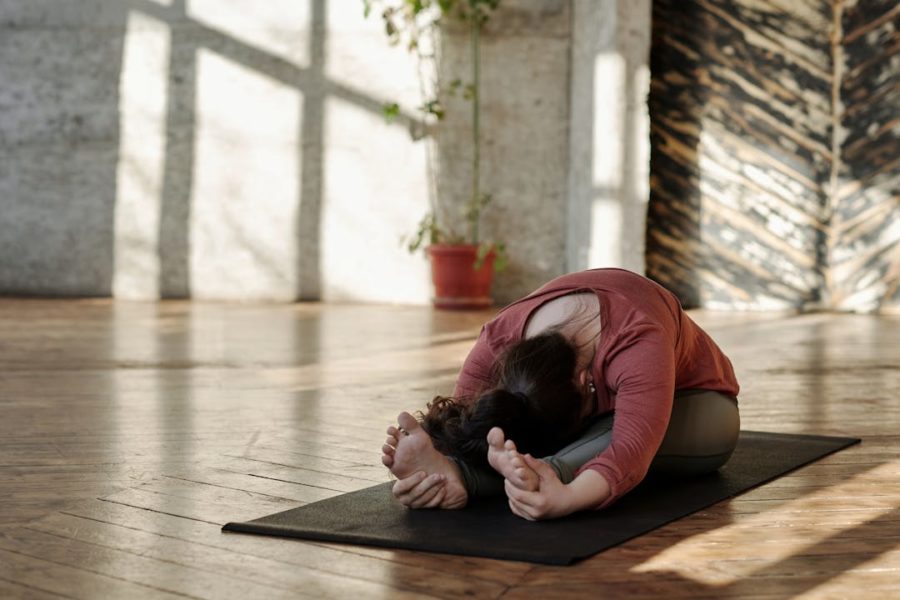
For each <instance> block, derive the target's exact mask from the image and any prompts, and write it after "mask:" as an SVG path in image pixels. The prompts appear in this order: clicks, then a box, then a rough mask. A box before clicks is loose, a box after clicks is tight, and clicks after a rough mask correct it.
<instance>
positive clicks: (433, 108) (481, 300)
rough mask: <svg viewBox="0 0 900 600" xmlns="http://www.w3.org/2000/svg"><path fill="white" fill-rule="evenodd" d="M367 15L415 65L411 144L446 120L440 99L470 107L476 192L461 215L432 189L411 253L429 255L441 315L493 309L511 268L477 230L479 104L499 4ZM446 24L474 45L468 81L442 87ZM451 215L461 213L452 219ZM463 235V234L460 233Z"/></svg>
mask: <svg viewBox="0 0 900 600" xmlns="http://www.w3.org/2000/svg"><path fill="white" fill-rule="evenodd" d="M363 3H364V6H365V14H366V16H369V15H370V14H371V13H372V9H373V8H375V7H376V6H377V7H379V8H380V9H381V12H380V15H381V18H382V20H383V21H384V25H385V32H386V34H387V36H388V40H389V41H390V43H392V44H400V43H405V44H406V47H407V49H408V50H409V51H410V52H413V53H414V54H415V55H416V58H417V59H418V64H419V79H420V84H421V89H422V95H423V103H422V105H421V106H420V107H419V110H420V112H421V113H422V123H421V124H420V125H422V127H416V128H413V130H412V132H413V135H414V137H416V138H419V137H423V136H424V135H425V133H422V132H428V131H429V130H431V129H433V126H434V125H435V124H436V122H438V121H440V120H442V119H443V117H444V104H443V101H442V100H443V99H446V98H447V97H449V96H454V95H456V94H459V93H461V94H462V96H463V98H465V99H466V100H468V101H469V102H470V103H471V161H472V162H471V165H472V166H471V190H470V193H469V195H468V198H466V199H465V200H464V201H462V202H460V203H459V206H458V210H457V211H452V210H448V206H447V205H446V204H447V202H446V200H445V198H444V197H443V195H442V194H441V190H439V189H433V190H432V192H433V193H432V195H431V197H430V198H429V201H430V204H431V210H430V211H429V212H428V214H426V215H425V216H424V217H423V218H422V220H421V221H420V222H419V226H418V229H417V230H416V232H415V233H414V234H413V235H412V236H411V237H410V238H409V239H408V241H407V249H408V250H409V251H410V252H416V251H418V250H424V251H425V253H426V254H427V255H428V257H429V259H430V261H431V271H432V280H433V282H434V287H435V297H434V305H435V306H436V307H437V308H460V309H461V308H483V307H487V306H490V304H491V297H490V288H491V282H492V280H493V274H494V272H495V271H501V270H503V268H505V266H506V262H507V256H506V251H505V248H504V245H503V244H502V243H499V242H496V241H490V240H485V239H483V238H482V235H481V230H480V225H481V216H482V213H483V211H484V209H485V208H486V207H487V206H488V205H489V204H490V202H491V199H492V197H491V195H490V194H487V193H484V192H483V191H482V190H481V187H480V174H481V102H480V100H481V99H480V76H481V52H480V44H481V42H480V40H481V34H482V30H483V28H484V26H485V23H487V21H488V20H489V19H490V17H491V15H492V14H493V12H494V10H496V8H497V6H498V5H499V3H500V0H363ZM447 19H453V20H454V23H453V25H454V26H462V27H465V28H466V30H467V32H468V36H469V43H470V56H469V62H470V65H469V66H470V69H471V71H470V76H471V82H469V83H467V84H463V82H462V81H461V80H460V79H459V78H454V79H453V80H452V81H450V82H449V83H446V82H444V81H441V77H440V76H439V74H440V71H441V69H440V67H439V65H438V64H437V63H438V50H437V46H438V44H437V41H436V40H437V34H438V32H439V28H440V27H441V26H442V25H444V24H445V21H446V20H447ZM399 112H400V109H399V107H398V105H397V104H396V103H389V104H387V105H385V107H384V114H385V117H386V118H387V119H388V120H393V119H395V118H396V117H397V116H398V115H399ZM454 212H455V213H456V214H454ZM460 229H463V231H460Z"/></svg>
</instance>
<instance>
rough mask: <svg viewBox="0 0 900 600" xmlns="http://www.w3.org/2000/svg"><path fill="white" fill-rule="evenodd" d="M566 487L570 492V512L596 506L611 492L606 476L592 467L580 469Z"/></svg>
mask: <svg viewBox="0 0 900 600" xmlns="http://www.w3.org/2000/svg"><path fill="white" fill-rule="evenodd" d="M566 487H568V488H569V492H570V496H569V501H570V503H571V510H570V511H569V512H570V513H574V512H578V511H581V510H590V509H594V508H597V507H598V506H600V505H601V504H603V503H604V502H605V501H606V499H607V498H609V495H610V494H611V493H612V492H611V490H610V488H609V483H608V482H607V481H606V478H604V477H603V475H601V474H600V473H598V472H597V471H594V470H593V469H586V470H584V471H582V472H581V473H580V474H579V475H578V477H576V478H575V479H573V480H572V481H571V482H570V483H569V484H567V486H566Z"/></svg>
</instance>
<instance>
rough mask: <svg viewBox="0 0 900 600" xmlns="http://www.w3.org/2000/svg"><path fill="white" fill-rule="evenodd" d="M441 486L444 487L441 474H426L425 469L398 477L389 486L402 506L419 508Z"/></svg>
mask: <svg viewBox="0 0 900 600" xmlns="http://www.w3.org/2000/svg"><path fill="white" fill-rule="evenodd" d="M442 487H444V476H443V475H439V474H434V475H426V474H425V471H419V472H417V473H414V474H413V475H410V476H409V477H405V478H403V479H399V480H398V481H397V483H395V484H394V487H393V488H391V492H392V493H393V494H394V497H395V498H396V499H397V500H398V501H399V502H400V503H401V504H403V505H404V506H409V507H410V508H420V507H422V506H425V505H426V504H428V503H429V502H430V501H431V500H433V499H434V496H435V495H436V494H437V493H438V492H439V491H440V490H441V488H442Z"/></svg>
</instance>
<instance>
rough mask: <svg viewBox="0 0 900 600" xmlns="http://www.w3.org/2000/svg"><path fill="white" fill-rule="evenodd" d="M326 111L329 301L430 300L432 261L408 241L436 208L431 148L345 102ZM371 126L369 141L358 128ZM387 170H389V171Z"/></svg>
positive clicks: (324, 245) (325, 223) (325, 227)
mask: <svg viewBox="0 0 900 600" xmlns="http://www.w3.org/2000/svg"><path fill="white" fill-rule="evenodd" d="M327 106H328V110H327V111H326V130H325V131H326V133H325V139H326V144H325V148H326V157H325V190H326V197H327V198H328V203H329V209H328V211H326V212H325V213H324V214H323V223H322V259H323V264H326V265H328V269H327V271H326V272H324V273H323V280H324V293H325V299H326V300H362V299H363V298H368V299H369V300H371V301H376V302H416V301H418V302H427V301H428V298H429V297H430V294H431V289H430V275H429V271H428V264H427V262H426V261H425V259H424V258H423V257H422V256H421V255H418V254H417V255H415V256H412V255H410V254H409V253H408V252H407V251H406V249H405V248H404V247H403V246H402V245H401V243H400V238H401V232H402V234H412V233H414V232H415V230H416V224H417V223H418V221H419V219H420V218H421V217H422V215H424V214H425V212H426V211H427V210H428V198H427V195H426V193H425V191H426V185H425V145H424V144H411V143H410V141H409V136H408V134H407V133H406V131H404V130H402V129H400V128H397V127H391V126H389V125H387V124H385V123H384V119H383V118H382V117H381V115H373V114H372V113H370V112H368V111H364V110H360V109H358V108H355V107H353V106H352V105H351V104H349V103H346V102H342V101H340V100H332V101H330V102H328V105H327ZM359 131H369V132H370V135H371V138H370V139H369V141H368V143H366V144H361V143H360V140H359V139H358V137H357V132H359ZM385 174H389V175H388V176H385Z"/></svg>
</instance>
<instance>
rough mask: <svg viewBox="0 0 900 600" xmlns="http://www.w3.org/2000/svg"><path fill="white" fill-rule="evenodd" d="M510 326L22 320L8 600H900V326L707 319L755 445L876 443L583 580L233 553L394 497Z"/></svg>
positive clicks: (312, 320) (7, 478) (439, 565)
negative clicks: (228, 527) (397, 436)
mask: <svg viewBox="0 0 900 600" xmlns="http://www.w3.org/2000/svg"><path fill="white" fill-rule="evenodd" d="M488 316H489V313H438V312H433V311H431V310H429V309H425V308H397V307H379V306H322V305H313V304H306V305H295V306H254V305H212V304H190V303H163V304H137V303H113V302H109V301H57V302H53V301H36V300H0V499H2V500H0V598H57V597H71V598H129V599H131V598H144V597H148V598H175V597H177V598H184V597H191V598H216V599H221V598H240V599H246V598H267V599H268V598H282V597H285V598H287V597H290V598H296V597H307V596H310V597H323V596H324V597H333V598H348V597H351V598H366V599H368V598H378V597H385V598H391V599H395V598H422V597H440V598H457V597H460V596H469V597H478V598H482V597H484V598H497V597H501V596H502V597H503V598H535V599H537V598H542V599H543V598H569V597H572V598H574V597H592V598H594V597H614V598H615V597H624V596H628V597H665V598H676V597H680V598H697V597H711V598H725V597H740V598H767V597H773V598H783V597H791V596H799V595H803V596H804V597H816V598H832V597H834V598H837V597H852V598H859V597H868V598H887V597H895V598H896V597H900V317H897V316H894V317H872V316H859V315H827V314H812V315H806V316H799V317H797V316H784V315H781V316H779V315H762V314H756V315H734V314H722V313H718V314H717V313H695V314H694V317H695V319H697V320H698V321H700V322H701V323H702V324H703V325H704V326H705V327H707V329H708V330H709V331H711V332H712V333H713V335H714V336H715V337H716V339H717V340H718V341H719V342H720V344H721V345H722V346H723V348H724V349H725V350H726V352H728V354H729V355H730V356H731V357H732V359H733V361H734V362H735V365H736V367H737V371H738V375H739V377H740V379H741V382H742V384H743V393H742V395H741V410H742V417H743V425H744V428H745V429H757V430H770V431H779V432H808V433H819V434H836V435H853V436H860V437H862V438H863V443H862V444H861V445H858V446H855V447H853V448H851V449H849V450H846V451H843V452H840V453H837V454H835V455H833V456H831V457H828V458H826V459H824V460H822V461H820V462H817V463H814V464H813V465H811V466H808V467H806V468H803V469H801V470H799V471H796V472H794V473H793V474H791V475H788V476H786V477H782V478H780V479H778V480H776V481H774V482H773V483H770V484H768V485H765V486H763V487H760V488H757V489H755V490H752V491H750V492H748V493H746V494H744V495H742V496H740V497H738V498H736V499H734V500H731V501H728V502H723V503H721V504H719V505H716V506H714V507H712V508H710V509H708V510H704V511H702V512H700V513H697V514H694V515H692V516H690V517H687V518H684V519H681V520H679V521H677V522H675V523H672V524H670V525H668V526H666V527H663V528H661V529H658V530H656V531H654V532H651V533H649V534H647V535H644V536H642V537H640V538H638V539H635V540H632V541H631V542H628V543H626V544H624V545H622V546H619V547H617V548H614V549H611V550H609V551H607V552H604V553H602V554H600V555H598V556H596V557H594V558H593V559H590V560H587V561H585V562H583V563H580V564H578V565H576V566H573V567H561V568H560V567H546V566H534V565H530V564H525V563H514V562H503V561H495V560H483V559H471V558H462V557H451V556H442V555H430V554H423V553H415V552H406V551H390V550H381V549H371V548H363V547H351V546H338V545H330V544H313V543H304V542H300V541H293V540H282V539H275V538H262V537H256V536H244V535H235V534H230V535H228V534H222V533H220V531H219V527H220V525H221V524H222V523H224V522H225V521H227V520H237V519H249V518H254V517H258V516H262V515H264V514H268V513H271V512H275V511H277V510H280V509H285V508H289V507H294V506H298V505H301V504H304V503H307V502H313V501H315V500H319V499H322V498H327V497H330V496H333V495H335V494H340V493H342V492H346V491H350V490H355V489H359V488H362V487H366V486H370V485H373V484H374V483H376V482H382V481H385V480H386V473H385V471H384V469H383V468H382V467H381V466H380V463H379V448H380V445H381V442H382V441H383V438H384V435H383V432H384V429H385V427H386V425H387V424H388V423H389V422H390V421H391V420H392V418H393V417H394V416H395V415H396V414H397V412H399V411H400V410H401V409H406V408H416V407H420V406H421V405H422V404H423V403H424V402H425V401H426V400H428V399H429V398H430V397H431V396H432V395H433V394H435V393H437V392H447V391H449V390H450V389H451V387H452V384H453V380H454V376H455V374H456V372H457V369H458V368H459V365H460V364H461V361H462V360H463V358H464V356H465V355H466V352H467V351H468V349H469V347H470V346H471V344H472V342H473V340H474V337H475V336H476V334H477V332H478V329H479V326H480V324H481V322H482V321H483V320H484V319H485V318H486V317H488Z"/></svg>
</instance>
